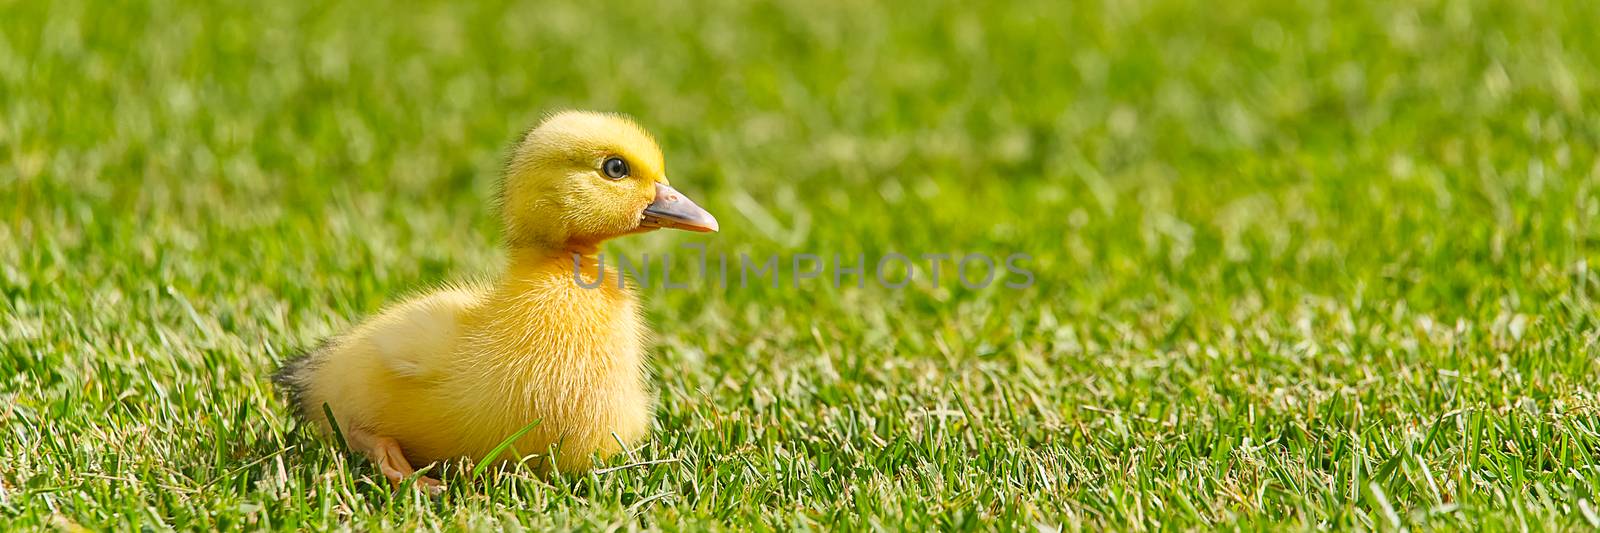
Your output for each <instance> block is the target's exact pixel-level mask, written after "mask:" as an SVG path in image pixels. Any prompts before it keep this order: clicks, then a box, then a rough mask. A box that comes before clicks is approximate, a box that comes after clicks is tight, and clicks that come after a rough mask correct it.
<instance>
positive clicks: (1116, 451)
mask: <svg viewBox="0 0 1600 533" xmlns="http://www.w3.org/2000/svg"><path fill="white" fill-rule="evenodd" d="M1596 20H1600V4H1597V3H1595V2H1587V1H1558V2H1534V3H1524V2H1510V1H1491V0H1461V1H1436V2H1435V1H1422V2H1411V1H1407V2H1331V1H1322V0H1293V1H1284V2H1226V3H1213V2H1195V1H1187V0H1148V1H1141V0H1132V1H1107V2H1066V3H1062V2H1028V1H1022V2H1012V3H1004V4H996V5H983V6H977V5H971V4H967V3H960V2H945V1H935V2H915V3H913V2H898V3H878V2H799V1H779V2H756V3H745V2H726V1H711V2H659V3H652V4H648V5H646V4H635V3H630V2H613V1H590V2H551V3H534V2H528V3H503V2H483V3H474V4H471V5H449V4H443V3H405V5H391V4H388V3H380V2H359V1H358V2H348V3H321V2H293V1H290V2H265V3H243V2H214V3H202V2H185V1H163V0H152V1H148V2H120V1H119V2H81V1H76V0H59V1H50V2H23V1H6V2H0V221H3V223H0V291H3V293H4V300H3V302H4V305H3V307H0V427H3V428H4V436H3V438H0V522H6V523H9V524H12V525H16V526H40V525H45V526H49V525H54V526H71V525H73V524H81V525H83V526H87V527H90V528H95V529H99V528H108V529H130V528H134V527H146V526H148V527H153V528H169V527H170V528H176V529H196V528H204V529H213V528H228V529H231V528H239V527H250V528H311V529H325V528H331V527H337V525H339V524H347V525H351V526H354V527H356V528H363V529H366V528H377V527H402V526H427V527H441V528H467V529H475V528H488V529H500V528H506V527H512V526H514V525H521V526H525V527H531V528H535V529H546V528H551V527H562V528H566V527H584V528H596V529H598V528H608V527H618V526H620V527H627V528H634V527H644V528H665V529H680V528H690V529H698V528H702V527H728V528H738V529H745V528H746V527H750V526H765V527H768V528H777V529H787V528H792V527H816V528H834V527H839V528H850V529H859V528H867V527H882V528H889V529H902V528H910V529H930V528H932V529H972V528H998V529H1012V528H1020V529H1028V528H1039V529H1042V530H1051V529H1054V528H1058V527H1059V528H1064V529H1076V528H1079V527H1090V528H1099V527H1112V528H1116V529H1138V528H1185V527H1199V526H1216V525H1228V524H1241V523H1249V524H1255V525H1257V526H1261V525H1265V524H1278V525H1289V526H1297V527H1362V528H1388V527H1394V526H1397V525H1435V526H1452V525H1453V526H1457V527H1478V526H1479V525H1480V524H1482V523H1485V522H1487V523H1491V524H1493V523H1498V524H1500V525H1502V526H1508V527H1522V526H1529V527H1536V528H1537V527H1556V528H1570V527H1581V526H1585V525H1587V526H1589V527H1600V514H1597V511H1596V509H1595V507H1596V503H1595V500H1596V496H1595V493H1596V490H1597V489H1600V469H1597V467H1596V456H1597V454H1600V416H1597V414H1596V413H1597V408H1600V406H1597V403H1596V402H1597V398H1596V394H1595V389H1594V386H1593V383H1594V381H1595V379H1596V378H1597V377H1600V365H1597V355H1600V353H1597V352H1600V350H1597V348H1596V341H1597V336H1600V333H1597V327H1596V326H1597V320H1596V317H1597V315H1596V305H1595V302H1594V298H1595V296H1596V293H1597V291H1600V276H1597V274H1596V273H1595V272H1594V271H1593V267H1591V266H1590V265H1591V263H1594V262H1595V260H1596V259H1600V254H1597V253H1596V244H1597V239H1600V229H1597V224H1600V198H1597V195H1596V187H1597V185H1600V166H1597V159H1596V157H1595V155H1596V154H1595V152H1596V146H1597V145H1600V114H1597V105H1596V103H1595V100H1594V96H1595V91H1596V88H1597V80H1600V78H1597V76H1600V70H1597V66H1600V63H1597V60H1600V57H1597V56H1600V47H1597V46H1595V45H1594V42H1595V41H1594V39H1593V37H1594V36H1593V29H1592V27H1591V26H1592V25H1593V22H1594V21H1596ZM562 108H584V109H598V110H610V111H619V112H624V113H628V114H630V115H632V116H634V117H636V118H637V119H638V120H639V122H641V123H642V124H644V125H645V126H646V127H647V128H649V129H650V130H652V131H653V132H654V133H655V134H656V136H657V137H658V139H659V140H660V141H661V142H662V145H663V147H664V149H665V151H666V154H667V159H668V167H669V174H670V175H671V176H672V178H673V182H674V184H675V185H678V186H679V188H680V189H682V190H684V191H685V192H687V193H688V194H690V195H691V196H693V197H695V198H697V199H698V200H701V204H702V205H705V206H706V207H708V208H709V209H710V210H711V211H712V212H714V213H716V214H717V215H718V217H719V218H720V219H721V220H722V222H723V227H724V229H723V232H722V233H720V234H717V235H715V236H711V237H709V238H708V237H701V236H692V235H684V234H666V233H659V234H651V235H646V236H641V237H634V238H628V239H624V240H621V241H617V242H615V243H613V244H612V245H611V250H613V251H616V252H622V251H626V252H628V253H630V254H636V253H643V252H649V253H661V252H666V251H673V250H679V248H678V247H679V245H681V244H684V243H695V242H702V243H705V244H708V245H709V246H710V247H711V249H712V250H713V251H714V252H722V253H728V254H738V253H750V254H759V255H765V254H772V253H782V254H794V253H798V252H810V253H820V254H834V253H838V254H845V255H847V256H848V255H853V254H858V253H865V254H869V257H875V256H877V255H880V254H883V253H886V252H888V251H899V252H902V253H911V254H920V253H952V252H953V253H967V252H980V253H991V254H995V255H1002V256H1003V255H1005V254H1007V253H1012V252H1024V253H1028V254H1030V255H1031V256H1032V257H1033V261H1032V262H1030V263H1029V264H1028V266H1029V267H1030V268H1031V270H1033V271H1034V272H1035V274H1036V275H1037V282H1036V284H1035V285H1034V286H1033V287H1032V288H1031V289H1028V290H1023V291H1014V290H1009V289H1006V288H1004V287H1003V286H1001V285H998V284H997V285H996V286H994V287H991V288H989V289H985V290H968V289H966V288H964V287H962V286H961V285H959V284H955V283H948V282H947V283H943V284H941V285H940V286H932V285H931V284H929V283H926V280H923V281H920V282H918V283H915V284H913V285H912V286H911V287H909V288H907V289H904V290H900V291H891V290H885V289H882V288H874V287H870V286H869V287H867V288H862V289H856V288H843V289H834V288H831V287H829V286H828V285H829V284H828V283H822V282H819V283H812V284H808V285H806V286H805V290H793V289H788V288H785V289H770V288H757V287H751V288H745V289H739V288H713V287H697V289H696V290H693V291H646V292H645V294H644V295H643V296H644V299H645V306H646V308H647V309H648V313H649V315H650V318H651V321H652V322H653V323H654V324H656V329H657V332H658V337H659V339H658V341H659V342H658V345H657V347H656V348H655V349H654V351H653V358H654V366H655V368H656V369H657V371H656V373H657V383H658V384H659V387H660V395H661V400H662V401H661V412H660V414H659V416H658V428H657V431H656V432H655V434H654V436H653V437H652V439H651V440H650V441H649V442H648V443H647V444H646V445H645V447H644V448H643V449H641V450H639V452H638V453H637V455H638V457H637V459H638V460H639V461H653V462H656V463H654V464H649V465H645V466H636V467H628V468H622V469H618V470H614V471H610V472H604V473H593V474H587V475H583V476H578V477H567V478H560V479H554V480H549V481H545V480H538V479H533V478H530V477H529V476H527V475H526V474H521V473H517V472H510V473H504V474H497V475H495V476H492V477H491V478H490V479H487V480H484V481H481V482H475V483H471V482H457V483H454V484H453V488H452V491H451V493H449V494H448V495H446V496H445V497H444V498H443V499H440V500H428V499H425V498H423V497H421V496H418V495H413V494H407V493H400V494H392V493H391V492H390V491H389V490H388V489H387V488H386V487H385V486H384V485H383V483H382V482H381V481H382V480H381V478H380V479H378V480H377V481H374V480H373V478H375V477H378V476H376V474H375V473H374V471H373V470H372V469H371V468H370V467H369V466H368V465H367V464H366V463H365V462H364V461H363V460H360V459H359V458H356V457H353V456H346V455H344V454H341V453H338V452H336V451H334V450H333V449H332V448H331V447H330V446H329V445H328V444H327V443H326V442H324V441H321V440H318V439H316V438H315V437H313V436H312V435H311V434H310V432H309V431H307V430H305V429H303V428H296V426H295V424H294V421H293V420H292V419H291V418H290V417H289V416H288V415H287V414H286V411H285V409H284V406H283V404H282V402H281V401H280V400H279V399H278V398H276V397H275V396H274V394H273V392H272V391H271V389H270V387H269V386H268V383H267V381H266V379H265V375H266V373H267V372H268V371H269V370H270V369H271V368H272V367H273V366H274V363H275V361H276V360H278V359H280V358H281V357H283V356H284V355H285V354H286V353H287V352H290V351H292V350H293V349H295V348H297V347H301V346H306V345H309V344H311V343H314V342H315V341H316V340H317V339H318V338H321V337H324V336H326V335H329V334H332V333H335V332H337V331H339V330H341V329H342V328H344V327H347V326H349V325H351V324H352V323H354V322H355V321H357V320H359V318H360V317H362V316H364V315H366V314H369V313H372V312H374V311H376V310H378V309H379V308H380V307H381V306H382V305H383V303H384V302H386V301H390V300H392V299H394V298H396V297H397V296H398V295H402V294H405V293H408V292H410V291H417V290H423V289H426V288H427V287H430V286H433V285H436V284H439V283H442V282H446V281H450V280H457V279H474V278H483V277H488V276H492V275H494V273H495V272H496V270H497V269H498V268H499V264H500V263H499V260H500V259H499V255H498V254H499V251H498V249H497V247H496V243H497V238H498V236H497V230H496V228H495V218H494V216H493V213H492V207H491V203H490V198H492V194H493V188H494V184H495V181H496V179H497V172H498V167H499V165H500V164H501V157H502V154H503V151H504V149H505V148H506V147H507V145H508V143H510V142H511V141H512V140H513V139H514V138H515V136H516V134H517V133H519V132H520V131H522V130H523V129H524V128H526V127H528V126H530V125H531V124H532V123H533V122H535V121H536V120H537V119H538V118H539V117H540V116H541V115H542V114H543V113H545V112H548V111H551V110H555V109H562ZM785 257H787V255H786V256H785ZM952 266H953V265H947V268H949V267H952ZM947 272H948V270H947ZM619 464H620V463H619ZM613 466H618V465H613Z"/></svg>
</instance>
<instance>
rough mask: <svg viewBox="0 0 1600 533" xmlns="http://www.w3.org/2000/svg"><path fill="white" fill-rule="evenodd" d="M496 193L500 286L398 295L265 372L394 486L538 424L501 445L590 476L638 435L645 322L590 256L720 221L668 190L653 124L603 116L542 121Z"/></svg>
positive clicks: (644, 424)
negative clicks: (660, 231) (502, 257)
mask: <svg viewBox="0 0 1600 533" xmlns="http://www.w3.org/2000/svg"><path fill="white" fill-rule="evenodd" d="M500 192H501V202H502V205H501V208H502V212H501V216H502V219H503V220H502V222H503V225H504V228H505V240H506V245H507V247H508V248H509V256H510V263H509V266H508V268H507V269H506V272H505V274H504V276H503V277H502V278H501V279H500V280H499V281H498V282H496V283H494V284H492V285H486V286H480V287H458V288H447V289H442V290H439V291H436V292H433V293H431V294H427V295H424V296H421V297H418V298H413V299H411V300H408V301H406V302H403V303H401V304H399V305H396V306H394V307H392V308H390V309H387V310H385V311H384V312H382V313H381V314H379V315H378V316H375V317H373V318H371V319H370V320H367V321H366V322H365V323H363V324H361V325H360V326H358V327H356V328H355V329H353V330H351V331H349V332H346V333H344V334H342V335H338V336H336V337H334V338H331V339H329V340H328V341H326V342H325V343H324V344H323V345H322V346H321V347H319V348H317V349H316V350H314V351H313V352H311V353H309V354H306V355H305V356H303V357H300V358H298V359H295V360H292V361H290V362H288V363H287V364H285V365H284V366H283V368H281V369H279V370H278V372H277V373H276V374H274V376H273V379H274V381H276V382H277V383H278V384H279V385H281V386H282V387H283V388H284V389H285V390H286V391H288V392H289V393H290V395H291V397H292V398H293V399H294V401H295V403H297V404H298V405H297V407H298V409H299V411H300V413H301V414H302V415H304V416H305V417H306V418H307V419H308V420H310V421H312V422H314V423H317V424H319V425H320V426H321V427H322V429H323V430H324V431H328V430H329V425H328V421H327V417H326V416H325V415H324V405H326V406H327V409H328V410H329V411H331V412H332V413H333V416H334V418H335V420H336V422H337V423H338V427H339V429H340V431H341V433H342V434H343V435H344V438H345V440H346V442H348V443H349V444H350V446H351V447H353V448H355V449H357V450H359V451H361V452H363V453H365V454H366V455H367V456H368V457H370V458H371V459H372V461H373V462H374V463H376V464H377V466H378V468H379V469H380V470H381V471H382V472H383V475H384V476H385V477H387V478H389V479H390V480H391V481H393V482H395V483H399V482H400V481H401V480H403V479H405V478H406V477H408V476H411V475H413V474H414V473H415V470H414V469H413V468H412V465H426V464H431V463H434V462H436V461H441V460H449V459H455V458H461V457H465V458H469V459H471V460H473V461H477V460H480V459H482V458H484V457H485V456H487V455H489V454H490V453H492V452H493V451H494V449H495V448H496V447H497V446H498V445H499V444H500V443H502V442H504V441H505V440H506V439H507V438H509V437H510V436H512V435H514V434H516V433H517V432H518V431H521V430H523V429H524V428H528V427H529V425H530V424H533V423H534V422H535V421H538V423H537V424H534V425H532V427H531V429H530V430H528V432H527V433H525V434H524V435H523V436H522V437H520V438H519V439H517V440H516V441H515V442H514V443H513V446H512V449H514V450H516V451H517V453H521V454H529V453H539V454H552V452H553V454H552V455H544V456H543V460H542V461H541V462H540V464H538V465H537V468H539V469H541V470H547V469H549V468H551V467H552V463H553V466H554V467H555V468H559V469H560V470H561V471H564V472H567V471H582V470H586V469H588V468H589V466H590V464H591V456H594V455H598V456H600V457H601V458H605V457H609V456H611V455H613V454H615V453H617V452H618V451H621V450H622V449H623V446H627V445H629V444H631V443H634V442H637V441H638V440H639V439H640V438H642V437H644V436H645V434H646V433H647V432H648V431H649V428H650V422H651V417H652V414H653V407H654V399H653V397H652V393H651V388H650V387H649V385H648V383H647V379H648V378H647V375H646V370H645V361H644V343H645V338H646V336H647V335H648V333H649V332H648V330H647V329H646V327H645V324H644V323H643V320H642V319H641V318H640V315H639V307H638V304H637V303H636V301H635V298H634V296H633V294H632V293H631V291H629V290H627V289H623V288H619V287H618V285H619V284H618V283H617V281H618V280H617V277H616V276H617V275H618V274H617V273H616V269H614V268H613V269H611V272H604V273H603V275H604V277H605V278H606V280H605V281H606V282H605V283H601V284H600V285H599V286H598V287H595V286H594V283H593V281H594V280H595V279H596V278H597V276H601V275H602V273H601V272H597V270H602V269H599V268H598V266H597V265H598V264H597V262H596V260H595V253H596V252H597V251H598V250H599V246H600V243H601V242H603V241H605V240H607V239H610V238H613V237H618V236H621V235H627V234H631V233H639V232H644V231H650V230H653V229H656V228H679V229H687V230H691V231H716V230H717V221H716V219H715V218H713V217H712V216H711V214H710V213H707V212H706V211H705V210H704V209H701V208H700V207H699V206H697V205H695V204H694V202H692V201H690V200H689V199H688V198H686V197H684V196H683V195H682V194H681V193H679V192H677V191H676V190H674V189H673V188H672V187H670V186H668V185H667V177H666V168H665V167H664V166H663V161H662V157H661V149H660V148H658V147H657V146H656V143H655V141H654V140H653V139H652V138H651V137H650V134H648V133H646V132H645V131H644V130H643V129H641V128H640V127H639V126H637V125H635V124H634V123H633V122H631V121H629V120H628V119H625V118H623V117H620V116H617V115H611V114H602V113H589V112H576V111H568V112H563V113H558V114H555V115H553V116H550V117H549V118H547V119H545V120H544V122H542V123H541V124H540V125H539V126H538V127H536V128H534V129H533V130H531V131H529V132H528V133H527V135H526V136H524V137H523V139H522V140H521V142H520V143H519V144H518V145H517V147H516V149H515V150H514V151H513V153H512V155H511V158H510V162H509V163H508V164H507V166H506V170H505V176H504V179H503V181H502V182H501V191H500ZM578 264H581V265H582V281H583V283H582V284H581V285H580V284H579V283H578V281H579V280H578V279H577V278H576V275H577V274H578V273H577V272H575V270H576V269H578V267H577V266H575V265H578ZM591 287H592V288H591ZM518 458H519V457H518V456H513V454H512V453H507V454H505V455H503V456H501V457H496V458H495V460H498V461H506V460H513V459H518ZM419 482H420V483H422V484H424V485H429V486H432V487H440V486H441V485H440V482H439V481H438V480H436V479H433V478H427V477H423V478H419Z"/></svg>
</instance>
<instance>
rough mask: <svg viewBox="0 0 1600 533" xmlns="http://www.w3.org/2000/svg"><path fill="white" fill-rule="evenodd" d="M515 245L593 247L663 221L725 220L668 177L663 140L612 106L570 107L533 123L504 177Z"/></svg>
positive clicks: (699, 225) (688, 225)
mask: <svg viewBox="0 0 1600 533" xmlns="http://www.w3.org/2000/svg"><path fill="white" fill-rule="evenodd" d="M501 202H502V205H501V209H502V213H501V216H502V217H503V219H504V223H505V231H506V238H507V240H508V241H509V243H510V244H511V246H513V247H519V248H544V249H552V250H571V251H582V252H592V251H593V250H595V249H596V248H597V247H598V246H599V244H600V243H601V242H602V241H605V240H606V239H610V238H613V237H619V236H622V235H627V234H630V233H639V232H644V231H650V230H653V229H657V228H678V229H685V230H690V231H717V219H716V218H714V217H712V216H711V213H707V212H706V210H704V209H701V208H700V206H698V205H695V203H694V202H693V201H690V200H689V198H688V197H686V196H684V195H683V193H680V192H678V191H677V190H675V189H673V188H672V187H671V186H670V185H668V184H667V174H666V166H665V163H664V162H663V161H662V158H661V148H659V147H657V146H656V142H655V139H653V138H651V137H650V134H649V133H647V132H645V131H644V129H643V128H640V127H639V126H638V125H637V124H634V123H633V121H631V120H628V119H627V118H624V117H622V116H620V115H614V114H610V113H592V112H585V111H563V112H560V113H556V114H554V115H551V116H550V117H548V118H546V119H545V120H544V121H543V122H541V123H539V125H538V126H536V127H534V128H533V129H532V130H529V131H528V133H527V135H524V136H523V137H522V140H521V141H520V142H519V143H518V144H517V147H516V149H514V150H513V151H512V153H511V159H510V162H509V163H508V164H507V165H506V172H505V178H504V180H503V181H502V182H501Z"/></svg>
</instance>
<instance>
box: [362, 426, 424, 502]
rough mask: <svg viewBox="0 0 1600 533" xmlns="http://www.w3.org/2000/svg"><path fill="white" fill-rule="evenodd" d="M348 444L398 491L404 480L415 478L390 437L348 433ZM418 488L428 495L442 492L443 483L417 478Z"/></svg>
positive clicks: (413, 470)
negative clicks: (367, 458)
mask: <svg viewBox="0 0 1600 533" xmlns="http://www.w3.org/2000/svg"><path fill="white" fill-rule="evenodd" d="M350 433H351V435H350V437H351V438H350V444H352V445H353V446H354V447H356V448H359V449H361V450H362V451H363V452H366V454H367V457H369V458H371V459H372V462H373V463H375V464H377V465H378V471H380V472H383V477H386V478H389V483H391V484H393V485H394V488H396V489H399V488H400V487H401V486H402V484H404V483H405V481H406V478H409V477H412V476H416V474H417V471H416V469H414V468H411V462H410V461H407V460H406V455H405V453H404V452H402V451H401V450H400V443H399V442H398V441H396V440H394V438H392V437H379V436H377V435H373V434H371V433H368V432H366V431H364V430H359V429H358V430H355V431H352V432H350ZM416 486H418V487H422V488H426V489H427V490H428V493H430V494H435V495H437V494H441V493H443V492H444V483H443V482H441V481H439V480H437V479H434V478H431V477H428V476H417V485H416Z"/></svg>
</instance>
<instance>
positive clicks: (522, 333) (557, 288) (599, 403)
mask: <svg viewBox="0 0 1600 533" xmlns="http://www.w3.org/2000/svg"><path fill="white" fill-rule="evenodd" d="M520 274H521V275H518V276H516V277H513V278H511V281H510V282H507V283H505V284H503V285H502V286H501V287H500V288H498V289H497V290H496V291H494V293H493V294H492V295H490V296H489V297H487V298H486V299H485V301H484V303H483V305H482V306H480V308H478V309H476V310H474V312H472V313H471V314H470V316H469V317H468V318H467V320H466V321H465V324H464V328H463V329H464V335H463V338H462V341H463V342H462V343H461V345H460V348H459V350H460V353H459V354H458V357H456V358H455V360H456V361H457V362H458V363H459V365H458V368H457V370H456V371H455V372H452V373H450V376H451V377H450V378H449V381H452V382H454V383H453V384H451V385H450V386H449V387H448V389H449V390H453V391H455V392H454V393H453V394H451V395H450V396H451V397H450V398H449V401H450V402H452V403H453V404H455V405H456V406H457V407H456V410H457V411H461V412H464V414H465V416H462V417H460V418H459V419H458V420H459V421H460V422H458V423H457V424H453V425H457V426H458V427H456V428H455V429H456V431H458V432H459V436H460V438H459V439H458V440H457V441H456V442H455V443H454V444H456V446H454V447H453V448H455V449H452V450H446V449H440V450H439V451H438V452H439V453H440V454H441V455H464V456H468V457H472V458H473V459H478V458H481V457H482V456H484V455H486V454H487V453H489V452H490V451H491V450H493V449H494V448H495V447H497V446H498V445H499V444H500V443H501V442H503V441H504V440H505V439H506V438H507V437H508V436H510V435H513V434H515V433H516V432H518V431H520V430H521V429H523V428H524V427H527V426H528V425H529V424H534V422H535V421H537V424H535V425H533V426H532V428H531V429H530V430H529V431H528V432H527V434H526V435H524V436H523V437H522V438H521V439H519V440H518V441H517V442H516V443H515V448H516V450H517V452H518V454H519V456H526V455H528V454H542V453H545V452H547V451H549V450H551V449H552V448H556V449H557V450H559V453H558V454H557V455H556V459H557V464H558V465H559V466H560V467H561V469H562V470H563V471H574V470H583V469H586V468H587V467H588V466H589V464H590V459H589V457H590V455H591V454H595V453H598V454H600V455H601V456H602V457H604V456H609V455H611V454H614V453H616V452H618V451H620V450H621V446H622V444H629V445H631V444H632V443H634V442H636V441H638V440H639V439H641V438H642V437H644V436H645V434H646V433H647V432H648V430H649V425H650V421H651V417H652V414H653V404H654V401H653V395H652V394H651V392H650V390H649V387H648V385H647V372H646V370H645V361H644V345H645V339H646V337H647V334H648V332H647V330H646V328H645V326H644V321H643V319H642V318H641V317H640V313H639V307H638V304H637V301H636V299H635V297H634V295H633V293H632V292H631V291H630V290H628V289H625V288H619V287H618V286H617V284H616V283H615V278H614V277H608V279H607V281H609V283H604V284H602V285H601V286H598V287H592V288H591V287H586V286H585V285H580V284H578V283H575V282H574V280H573V279H572V278H571V277H570V276H571V272H570V270H567V269H556V270H555V271H554V272H552V271H551V270H550V269H540V270H534V271H531V272H522V273H520ZM611 276H614V274H611ZM619 441H620V444H619ZM441 448H451V446H441ZM502 459H513V458H511V457H502Z"/></svg>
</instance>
